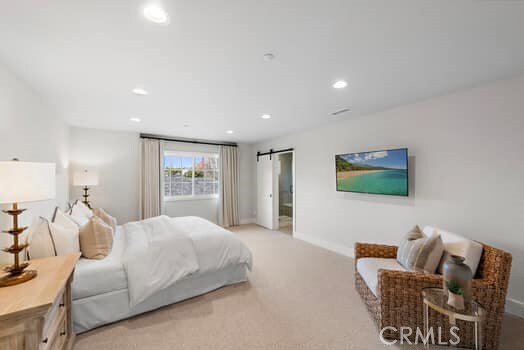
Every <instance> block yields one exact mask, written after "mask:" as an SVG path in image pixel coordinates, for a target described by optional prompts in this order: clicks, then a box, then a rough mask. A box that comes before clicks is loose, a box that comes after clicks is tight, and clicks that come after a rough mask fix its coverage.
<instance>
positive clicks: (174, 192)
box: [164, 152, 218, 200]
mask: <svg viewBox="0 0 524 350" xmlns="http://www.w3.org/2000/svg"><path fill="white" fill-rule="evenodd" d="M217 196H218V154H215V153H187V152H165V153H164V198H165V200H177V199H198V198H214V197H217Z"/></svg>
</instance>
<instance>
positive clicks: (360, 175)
mask: <svg viewBox="0 0 524 350" xmlns="http://www.w3.org/2000/svg"><path fill="white" fill-rule="evenodd" d="M335 164H336V170H337V191H341V192H358V193H370V194H386V195H393V196H408V194H409V192H408V149H407V148H399V149H389V150H383V151H373V152H360V153H347V154H339V155H336V156H335Z"/></svg>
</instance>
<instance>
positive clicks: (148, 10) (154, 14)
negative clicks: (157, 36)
mask: <svg viewBox="0 0 524 350" xmlns="http://www.w3.org/2000/svg"><path fill="white" fill-rule="evenodd" d="M144 17H145V18H147V19H148V20H150V21H151V22H155V23H159V24H164V23H167V22H168V20H169V17H168V16H167V12H166V11H165V10H164V9H163V8H162V7H160V6H158V5H156V4H151V5H147V6H146V7H144Z"/></svg>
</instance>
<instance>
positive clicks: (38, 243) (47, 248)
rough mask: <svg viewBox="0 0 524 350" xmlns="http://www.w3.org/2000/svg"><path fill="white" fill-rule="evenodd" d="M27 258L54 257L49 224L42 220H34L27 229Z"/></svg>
mask: <svg viewBox="0 0 524 350" xmlns="http://www.w3.org/2000/svg"><path fill="white" fill-rule="evenodd" d="M27 243H29V247H27V258H28V259H29V260H32V259H39V258H46V257H48V256H56V250H55V245H54V243H53V237H52V236H51V230H50V228H49V222H48V221H47V220H46V219H44V218H42V217H38V218H36V219H35V220H34V221H33V223H32V224H31V226H30V227H29V229H28V233H27Z"/></svg>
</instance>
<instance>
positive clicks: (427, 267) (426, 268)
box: [413, 231, 444, 273]
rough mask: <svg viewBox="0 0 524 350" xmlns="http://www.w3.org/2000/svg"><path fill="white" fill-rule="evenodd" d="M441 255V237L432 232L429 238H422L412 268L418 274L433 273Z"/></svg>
mask: <svg viewBox="0 0 524 350" xmlns="http://www.w3.org/2000/svg"><path fill="white" fill-rule="evenodd" d="M443 253H444V243H443V242H442V237H440V234H438V233H437V231H433V234H432V235H431V236H430V237H428V238H424V242H423V244H422V245H421V246H420V249H419V252H418V255H417V257H416V259H415V262H414V264H413V268H414V269H415V271H419V272H425V273H435V271H437V267H438V265H439V263H440V259H441V258H442V254H443Z"/></svg>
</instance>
